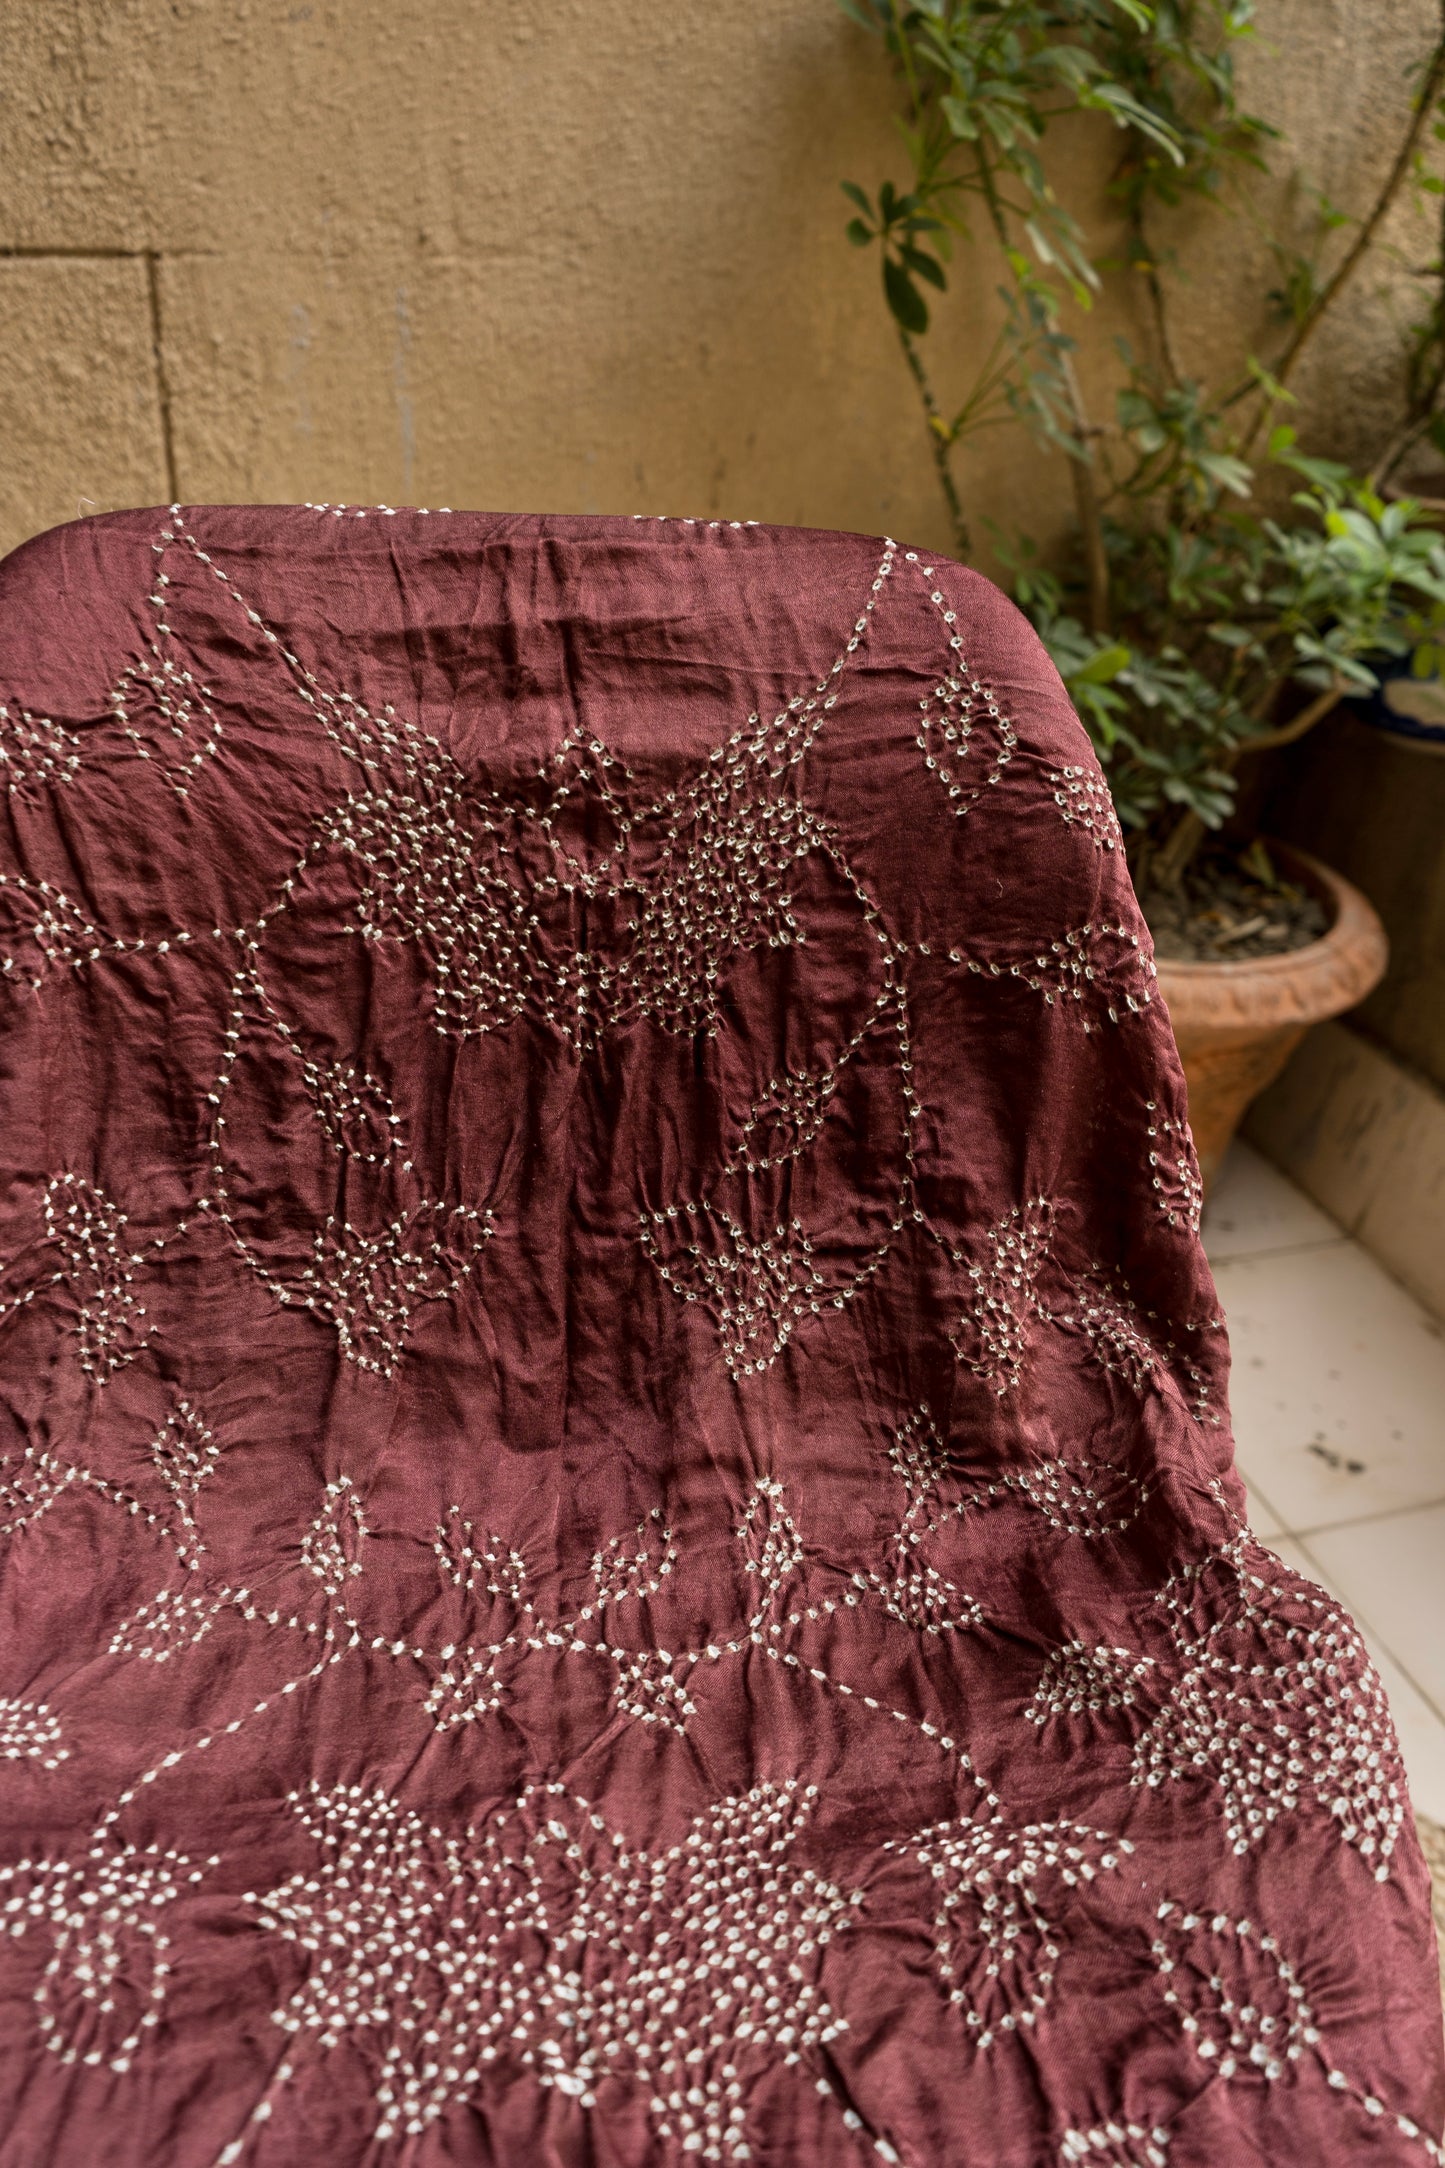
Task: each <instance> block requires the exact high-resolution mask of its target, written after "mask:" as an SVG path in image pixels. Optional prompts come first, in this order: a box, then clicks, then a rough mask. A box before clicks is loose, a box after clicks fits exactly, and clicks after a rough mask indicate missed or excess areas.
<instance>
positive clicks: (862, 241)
mask: <svg viewBox="0 0 1445 2168" xmlns="http://www.w3.org/2000/svg"><path fill="white" fill-rule="evenodd" d="M846 231H847V235H848V239H849V240H850V241H851V242H852V244H853V246H854V248H866V247H867V246H868V243H869V242H870V241H871V240H872V239H873V238H874V235H873V228H872V227H871V226H865V225H864V223H863V221H862V219H861V218H850V219H849V221H848V225H847V228H846Z"/></svg>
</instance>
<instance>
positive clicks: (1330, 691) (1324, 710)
mask: <svg viewBox="0 0 1445 2168" xmlns="http://www.w3.org/2000/svg"><path fill="white" fill-rule="evenodd" d="M1346 689H1347V688H1346V685H1345V681H1344V679H1343V678H1336V680H1335V682H1334V684H1333V685H1329V686H1326V688H1325V690H1324V691H1323V692H1322V693H1316V695H1315V697H1314V699H1313V700H1311V701H1310V702H1309V703H1308V704H1307V705H1306V706H1305V707H1303V708H1301V709H1300V712H1299V714H1298V715H1295V716H1291V718H1290V720H1289V721H1288V722H1287V723H1283V724H1281V726H1280V728H1279V729H1278V730H1271V731H1270V732H1269V733H1268V734H1267V736H1265V737H1263V738H1249V739H1247V740H1246V741H1245V743H1244V744H1243V745H1241V746H1238V747H1236V749H1235V751H1234V752H1233V753H1232V754H1226V755H1225V759H1224V761H1222V762H1221V763H1220V765H1221V766H1225V765H1226V764H1227V765H1228V766H1229V767H1231V768H1232V767H1233V765H1234V763H1235V761H1236V760H1238V758H1239V756H1240V754H1241V753H1272V752H1273V751H1274V750H1275V748H1276V746H1280V745H1293V744H1294V742H1295V739H1296V738H1302V737H1303V736H1304V734H1305V732H1306V731H1307V730H1313V729H1314V727H1315V724H1316V723H1322V722H1323V721H1324V719H1325V717H1326V716H1327V715H1328V714H1329V713H1330V712H1331V711H1332V710H1333V709H1334V708H1337V707H1338V706H1339V704H1340V702H1341V700H1342V699H1343V698H1344V695H1345V692H1346Z"/></svg>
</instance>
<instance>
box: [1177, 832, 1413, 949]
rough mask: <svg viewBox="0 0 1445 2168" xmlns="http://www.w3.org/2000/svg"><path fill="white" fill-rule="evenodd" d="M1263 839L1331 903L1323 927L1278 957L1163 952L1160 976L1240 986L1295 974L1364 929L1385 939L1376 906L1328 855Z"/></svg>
mask: <svg viewBox="0 0 1445 2168" xmlns="http://www.w3.org/2000/svg"><path fill="white" fill-rule="evenodd" d="M1264 842H1265V847H1266V849H1267V850H1268V852H1269V854H1270V856H1271V858H1274V859H1276V860H1277V861H1278V862H1279V864H1280V865H1282V866H1283V867H1284V869H1285V871H1286V873H1291V874H1293V875H1294V876H1295V877H1296V879H1297V881H1298V882H1299V885H1300V887H1301V888H1307V889H1309V890H1310V891H1311V892H1312V893H1313V894H1314V895H1315V896H1317V897H1318V898H1319V900H1320V902H1321V903H1323V904H1325V905H1326V906H1327V908H1328V910H1329V913H1330V923H1329V925H1328V926H1327V927H1326V928H1325V930H1324V932H1323V933H1322V934H1320V935H1318V936H1317V938H1316V939H1315V940H1313V941H1306V942H1305V944H1304V946H1303V947H1302V948H1292V949H1283V950H1281V952H1280V954H1279V955H1277V956H1241V957H1239V958H1238V959H1237V960H1235V961H1232V962H1231V961H1230V960H1228V959H1227V958H1225V957H1222V956H1210V957H1193V956H1188V957H1186V956H1177V957H1176V956H1158V957H1156V958H1155V965H1156V968H1157V969H1158V972H1159V975H1160V977H1161V978H1162V977H1163V975H1164V973H1165V972H1166V971H1167V972H1168V974H1169V976H1170V978H1171V979H1172V978H1179V979H1189V980H1195V981H1198V982H1201V983H1202V982H1203V981H1205V980H1208V981H1209V982H1210V983H1211V984H1213V983H1217V982H1219V981H1220V980H1224V981H1227V982H1229V983H1232V984H1234V985H1238V983H1239V982H1240V980H1241V979H1246V978H1262V979H1284V978H1290V977H1292V976H1293V975H1294V974H1295V973H1296V972H1298V971H1300V970H1301V969H1304V968H1306V966H1307V960H1308V962H1310V963H1312V962H1313V961H1314V959H1315V958H1317V957H1318V956H1319V955H1320V954H1321V952H1322V951H1323V950H1325V949H1330V948H1335V947H1341V946H1343V945H1344V944H1345V942H1347V941H1352V940H1353V939H1354V938H1355V937H1357V936H1358V935H1361V934H1363V935H1365V936H1366V937H1367V938H1368V937H1369V936H1371V935H1372V934H1375V933H1378V934H1379V935H1380V936H1381V937H1382V938H1383V934H1384V928H1383V927H1382V926H1381V925H1380V921H1379V919H1378V917H1377V916H1376V914H1375V911H1374V909H1373V907H1372V905H1371V904H1370V903H1369V902H1368V901H1367V900H1366V898H1365V897H1364V896H1362V895H1361V893H1360V891H1359V889H1357V888H1356V887H1355V886H1354V885H1353V883H1352V882H1350V881H1347V880H1346V879H1345V877H1344V875H1343V874H1342V873H1336V872H1335V870H1334V868H1333V867H1332V866H1327V865H1325V864H1324V862H1323V860H1321V859H1318V858H1312V857H1311V856H1310V854H1309V852H1308V851H1301V850H1297V849H1296V848H1295V846H1294V845H1293V844H1292V843H1276V842H1275V841H1274V840H1273V838H1272V837H1268V836H1267V837H1265V838H1264Z"/></svg>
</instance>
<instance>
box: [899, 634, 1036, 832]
mask: <svg viewBox="0 0 1445 2168" xmlns="http://www.w3.org/2000/svg"><path fill="white" fill-rule="evenodd" d="M946 618H947V622H948V623H950V624H952V623H953V622H954V616H953V612H952V611H948V612H947V613H946ZM918 706H919V710H920V713H921V715H922V718H923V727H922V728H921V729H920V731H919V733H918V744H919V748H920V750H921V751H922V754H923V765H924V767H925V768H926V769H927V770H928V772H929V773H930V775H933V776H936V777H937V779H938V783H939V785H940V787H941V788H942V789H943V791H944V792H945V793H946V794H947V797H948V800H949V803H950V805H951V806H952V809H953V813H954V817H955V819H957V820H962V819H963V817H964V815H965V814H966V813H970V812H971V811H972V810H973V808H974V806H976V805H977V803H978V801H979V799H980V798H981V797H982V796H983V794H984V792H985V790H987V789H989V788H990V787H991V786H994V785H997V784H998V782H999V781H1000V780H1001V779H1002V776H1003V772H1004V770H1005V768H1006V767H1007V766H1008V764H1009V761H1010V760H1011V759H1012V757H1013V755H1014V753H1015V751H1016V750H1017V748H1018V742H1019V740H1018V732H1017V731H1016V730H1015V729H1014V726H1013V724H1012V723H1011V722H1010V721H1009V718H1008V716H1007V715H1006V714H1005V713H1004V711H1003V709H1002V708H1001V707H1000V706H999V704H998V699H997V696H996V694H995V693H994V692H993V691H992V690H991V689H990V687H988V686H986V685H983V684H981V683H980V682H979V680H978V679H977V678H976V677H970V676H969V675H967V665H966V664H963V663H960V664H959V665H958V668H957V670H956V671H955V672H954V673H952V674H950V675H949V676H947V677H945V678H944V679H942V681H941V682H940V683H939V684H937V685H935V686H934V688H933V691H932V692H931V693H925V694H924V696H923V698H922V699H921V700H920V701H919V703H918ZM985 741H989V742H991V750H990V752H989V754H988V755H987V756H986V757H985V758H984V759H976V760H975V761H974V764H973V766H972V767H968V766H966V763H967V762H968V760H969V757H970V755H971V754H977V753H980V752H981V751H982V744H983V742H985ZM976 771H977V773H976Z"/></svg>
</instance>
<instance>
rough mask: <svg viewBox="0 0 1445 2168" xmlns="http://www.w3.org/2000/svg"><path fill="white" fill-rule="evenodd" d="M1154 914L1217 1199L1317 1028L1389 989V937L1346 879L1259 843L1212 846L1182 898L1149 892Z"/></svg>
mask: <svg viewBox="0 0 1445 2168" xmlns="http://www.w3.org/2000/svg"><path fill="white" fill-rule="evenodd" d="M1144 912H1145V917H1146V918H1147V920H1148V922H1149V927H1150V930H1151V932H1152V933H1153V935H1154V938H1155V943H1156V954H1157V959H1158V965H1159V988H1160V992H1161V993H1162V994H1163V996H1164V999H1165V1001H1166V1003H1167V1004H1168V1008H1169V1015H1170V1019H1171V1021H1172V1023H1173V1026H1174V1036H1175V1040H1176V1042H1177V1044H1178V1047H1179V1054H1180V1058H1181V1060H1182V1061H1183V1064H1184V1076H1185V1081H1186V1082H1187V1084H1188V1086H1189V1119H1190V1126H1191V1127H1192V1129H1193V1131H1194V1142H1195V1147H1196V1150H1197V1151H1198V1154H1199V1165H1200V1171H1201V1173H1202V1175H1203V1177H1204V1184H1205V1188H1206V1190H1207V1189H1208V1187H1209V1185H1210V1183H1211V1182H1212V1181H1213V1179H1214V1176H1215V1174H1216V1173H1217V1172H1218V1169H1219V1166H1220V1164H1221V1162H1222V1160H1223V1158H1224V1154H1225V1152H1226V1151H1227V1150H1228V1147H1229V1140H1230V1138H1231V1137H1232V1136H1233V1134H1234V1131H1235V1128H1236V1126H1237V1125H1238V1122H1239V1119H1240V1116H1241V1115H1242V1114H1243V1112H1244V1110H1245V1108H1246V1107H1247V1106H1248V1104H1249V1102H1250V1100H1251V1099H1253V1098H1254V1097H1255V1095H1256V1093H1258V1092H1260V1091H1262V1090H1263V1089H1264V1087H1265V1085H1266V1084H1268V1083H1269V1082H1270V1081H1271V1080H1272V1079H1273V1078H1274V1077H1276V1076H1277V1075H1278V1074H1279V1072H1280V1070H1281V1069H1282V1068H1283V1066H1284V1064H1285V1062H1286V1061H1287V1060H1288V1058H1289V1055H1290V1053H1291V1052H1292V1051H1293V1049H1294V1048H1295V1047H1296V1046H1297V1045H1298V1043H1299V1041H1300V1039H1301V1038H1302V1037H1303V1035H1304V1033H1305V1031H1306V1030H1307V1029H1308V1028H1309V1026H1310V1025H1311V1024H1314V1023H1318V1022H1320V1021H1321V1020H1322V1019H1323V1018H1325V1017H1327V1016H1338V1015H1339V1014H1340V1013H1341V1012H1342V1011H1343V1010H1345V1009H1350V1008H1353V1007H1354V1005H1355V1003H1356V1002H1358V1001H1360V1000H1362V999H1363V998H1364V996H1365V995H1366V994H1367V993H1369V992H1370V990H1371V988H1372V987H1374V986H1375V985H1377V984H1378V982H1379V980H1380V977H1381V975H1382V974H1383V972H1384V969H1385V964H1386V960H1387V957H1388V954H1389V951H1388V947H1387V944H1386V941H1385V930H1384V928H1383V927H1382V926H1381V924H1380V921H1379V919H1378V918H1377V917H1376V915H1375V912H1374V911H1373V910H1372V908H1371V906H1370V904H1369V903H1368V901H1367V900H1366V898H1365V897H1364V896H1362V895H1361V894H1360V892H1359V890H1358V889H1357V888H1354V887H1352V886H1351V884H1350V883H1349V882H1348V881H1346V880H1344V879H1343V878H1342V876H1341V875H1340V874H1338V873H1335V872H1333V871H1332V870H1331V869H1330V868H1329V867H1327V866H1322V865H1320V864H1319V863H1318V862H1317V861H1316V860H1314V859H1312V858H1310V857H1309V856H1308V854H1307V853H1306V852H1304V851H1298V850H1291V849H1288V848H1286V847H1285V846H1283V845H1269V846H1266V845H1264V844H1262V843H1257V842H1256V843H1252V844H1250V845H1249V846H1248V848H1247V849H1246V850H1244V851H1243V852H1240V851H1238V850H1237V849H1236V850H1233V851H1232V850H1230V849H1229V848H1228V847H1227V846H1225V845H1219V844H1216V845H1214V846H1212V847H1211V849H1210V850H1209V851H1208V852H1206V853H1201V855H1200V857H1199V859H1198V861H1196V863H1195V864H1194V865H1193V866H1192V867H1191V868H1190V870H1189V872H1188V874H1187V875H1186V877H1185V880H1184V883H1183V884H1182V888H1181V889H1180V890H1179V891H1177V892H1176V891H1168V892H1166V893H1165V894H1164V896H1163V897H1162V898H1160V897H1159V896H1158V895H1157V894H1154V895H1151V894H1148V893H1146V895H1145V897H1144Z"/></svg>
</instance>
